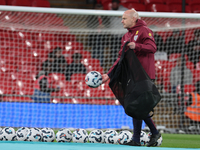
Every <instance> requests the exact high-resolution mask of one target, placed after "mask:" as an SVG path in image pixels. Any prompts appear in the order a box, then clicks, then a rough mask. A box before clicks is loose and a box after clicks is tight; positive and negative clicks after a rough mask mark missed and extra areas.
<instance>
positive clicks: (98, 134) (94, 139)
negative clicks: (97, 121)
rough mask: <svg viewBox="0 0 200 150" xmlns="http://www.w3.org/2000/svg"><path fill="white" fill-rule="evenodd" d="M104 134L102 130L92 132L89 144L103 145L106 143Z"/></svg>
mask: <svg viewBox="0 0 200 150" xmlns="http://www.w3.org/2000/svg"><path fill="white" fill-rule="evenodd" d="M103 135H104V133H103V131H102V130H99V129H97V130H93V131H92V132H90V134H89V137H88V139H89V142H90V143H103V142H104V136H103Z"/></svg>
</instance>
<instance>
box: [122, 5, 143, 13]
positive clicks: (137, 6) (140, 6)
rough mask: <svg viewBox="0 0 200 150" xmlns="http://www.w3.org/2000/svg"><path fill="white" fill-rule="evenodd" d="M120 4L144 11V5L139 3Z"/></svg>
mask: <svg viewBox="0 0 200 150" xmlns="http://www.w3.org/2000/svg"><path fill="white" fill-rule="evenodd" d="M122 5H123V6H124V7H126V8H128V9H132V8H134V9H135V10H137V11H146V6H145V5H144V4H141V3H122Z"/></svg>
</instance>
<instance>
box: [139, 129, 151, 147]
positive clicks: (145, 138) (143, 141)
mask: <svg viewBox="0 0 200 150" xmlns="http://www.w3.org/2000/svg"><path fill="white" fill-rule="evenodd" d="M148 141H149V139H148V136H147V134H146V133H145V132H144V131H141V133H140V144H141V145H142V146H145V145H146V144H147V142H148Z"/></svg>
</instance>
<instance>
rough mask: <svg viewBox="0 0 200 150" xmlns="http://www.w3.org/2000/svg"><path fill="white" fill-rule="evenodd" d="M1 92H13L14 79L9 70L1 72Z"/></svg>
mask: <svg viewBox="0 0 200 150" xmlns="http://www.w3.org/2000/svg"><path fill="white" fill-rule="evenodd" d="M0 81H1V84H0V94H1V95H2V94H13V93H14V88H13V81H12V78H11V74H10V73H9V72H0Z"/></svg>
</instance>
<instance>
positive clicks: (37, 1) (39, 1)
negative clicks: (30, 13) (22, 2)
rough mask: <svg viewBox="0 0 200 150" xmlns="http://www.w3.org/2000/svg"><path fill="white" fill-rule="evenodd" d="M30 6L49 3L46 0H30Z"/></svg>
mask: <svg viewBox="0 0 200 150" xmlns="http://www.w3.org/2000/svg"><path fill="white" fill-rule="evenodd" d="M30 2H31V6H32V7H50V3H49V1H47V0H30Z"/></svg>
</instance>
